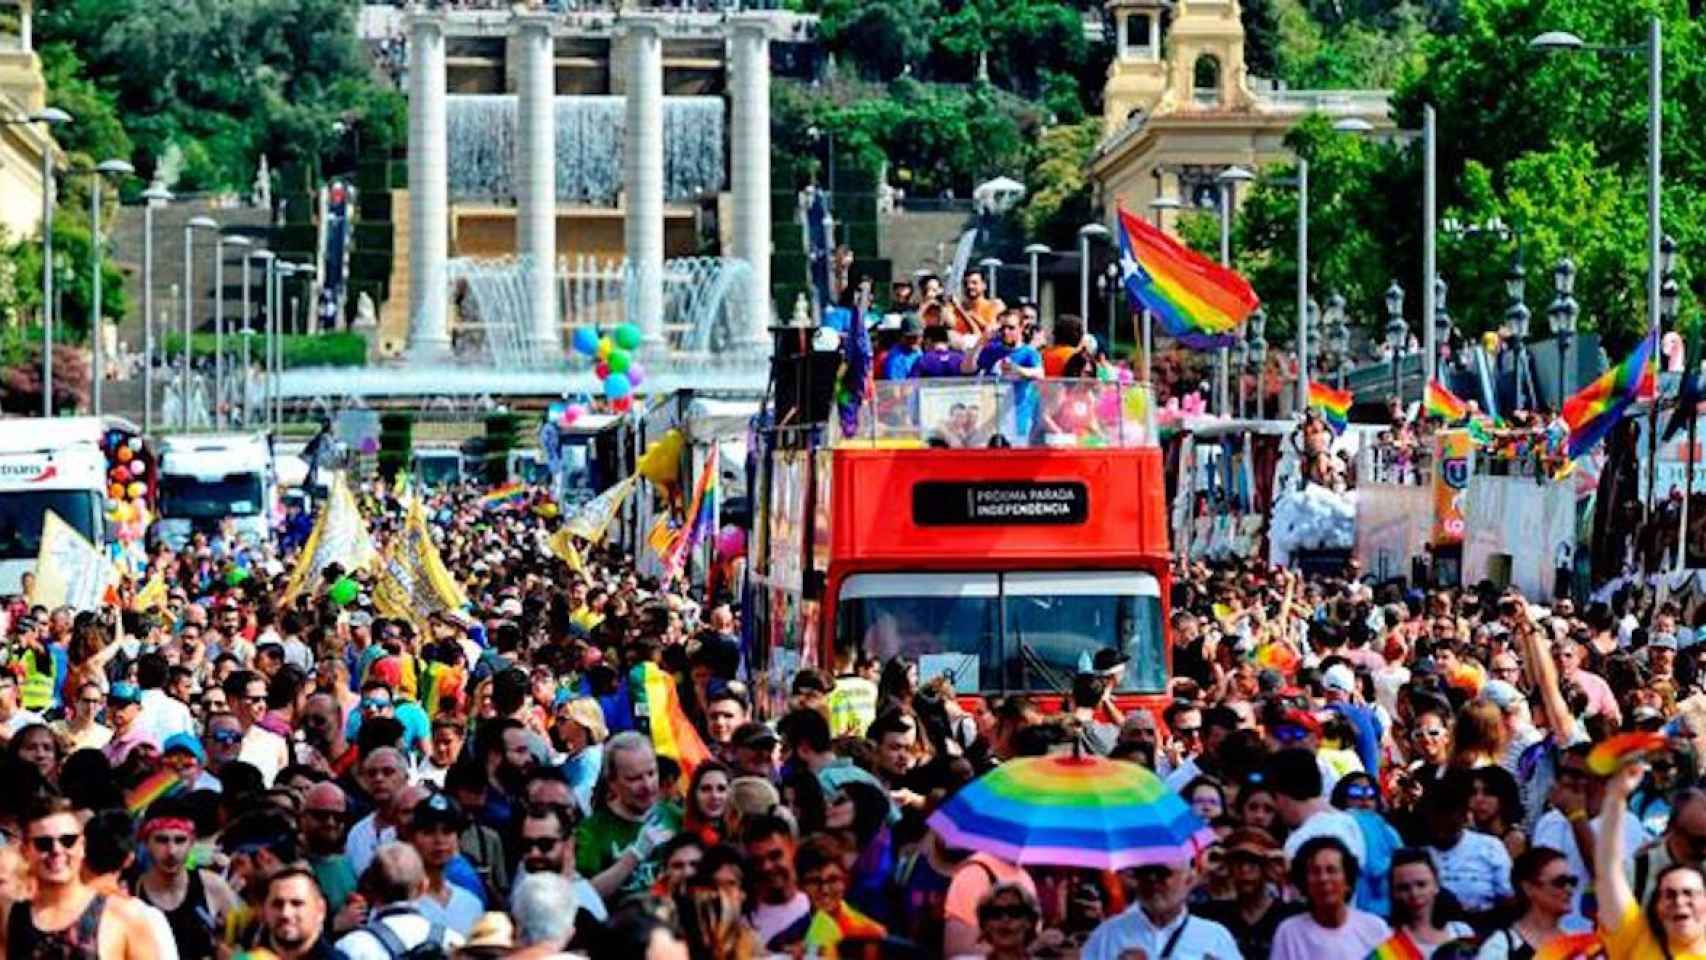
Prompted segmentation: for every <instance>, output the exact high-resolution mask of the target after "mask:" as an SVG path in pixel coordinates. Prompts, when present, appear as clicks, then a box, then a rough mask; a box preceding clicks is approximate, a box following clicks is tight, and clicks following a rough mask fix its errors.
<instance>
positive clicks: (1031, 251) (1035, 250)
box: [1025, 243, 1054, 311]
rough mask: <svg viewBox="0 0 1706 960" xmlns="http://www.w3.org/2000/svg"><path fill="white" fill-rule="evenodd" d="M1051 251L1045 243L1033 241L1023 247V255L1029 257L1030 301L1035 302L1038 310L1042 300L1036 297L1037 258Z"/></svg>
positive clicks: (1037, 289)
mask: <svg viewBox="0 0 1706 960" xmlns="http://www.w3.org/2000/svg"><path fill="white" fill-rule="evenodd" d="M1053 252H1054V251H1053V250H1050V249H1049V246H1048V244H1046V243H1033V244H1031V245H1030V246H1028V247H1026V248H1025V256H1027V257H1030V258H1031V303H1033V304H1035V305H1036V306H1037V309H1038V310H1039V311H1040V310H1041V309H1042V300H1040V299H1039V298H1038V291H1039V288H1038V286H1037V258H1038V257H1046V256H1048V255H1049V254H1051V253H1053Z"/></svg>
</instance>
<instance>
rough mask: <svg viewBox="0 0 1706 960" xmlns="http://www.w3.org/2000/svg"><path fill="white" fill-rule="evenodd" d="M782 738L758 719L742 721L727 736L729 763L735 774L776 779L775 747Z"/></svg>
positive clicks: (773, 781) (773, 780) (774, 780)
mask: <svg viewBox="0 0 1706 960" xmlns="http://www.w3.org/2000/svg"><path fill="white" fill-rule="evenodd" d="M781 743H782V738H781V737H778V736H777V735H776V731H774V730H772V729H770V728H769V727H768V726H766V725H765V724H762V723H759V722H758V721H756V720H754V721H749V722H747V723H743V724H741V725H740V727H739V728H737V729H736V730H735V732H734V735H733V736H731V737H730V738H729V751H730V765H731V766H733V767H734V769H735V774H736V775H737V776H746V777H759V778H761V779H764V780H768V781H770V782H771V783H775V782H776V780H777V774H778V770H777V765H776V748H777V747H778V746H779V745H780V744H781Z"/></svg>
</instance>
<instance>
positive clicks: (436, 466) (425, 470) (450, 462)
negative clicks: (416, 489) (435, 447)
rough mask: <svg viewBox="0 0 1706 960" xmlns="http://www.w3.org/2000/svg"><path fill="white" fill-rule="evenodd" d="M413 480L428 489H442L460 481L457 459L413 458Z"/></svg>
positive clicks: (460, 473)
mask: <svg viewBox="0 0 1706 960" xmlns="http://www.w3.org/2000/svg"><path fill="white" fill-rule="evenodd" d="M415 478H416V479H417V480H419V481H420V482H421V483H422V484H423V485H425V486H428V487H442V486H446V485H448V484H452V483H459V482H461V480H462V464H461V460H460V459H459V458H457V457H421V456H417V457H415Z"/></svg>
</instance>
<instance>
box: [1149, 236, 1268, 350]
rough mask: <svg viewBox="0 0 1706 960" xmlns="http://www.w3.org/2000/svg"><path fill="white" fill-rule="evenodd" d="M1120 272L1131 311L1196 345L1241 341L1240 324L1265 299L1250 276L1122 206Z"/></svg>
mask: <svg viewBox="0 0 1706 960" xmlns="http://www.w3.org/2000/svg"><path fill="white" fill-rule="evenodd" d="M1119 223H1120V274H1121V277H1122V279H1123V280H1124V282H1125V290H1126V298H1127V301H1128V302H1129V303H1130V304H1131V306H1132V308H1133V310H1137V309H1139V308H1141V309H1144V310H1148V311H1149V312H1150V313H1153V314H1154V315H1155V316H1156V317H1157V318H1159V319H1160V321H1161V329H1162V330H1163V331H1165V332H1166V333H1167V334H1168V335H1169V336H1171V337H1174V338H1175V339H1177V340H1179V341H1180V342H1182V343H1184V345H1185V346H1187V347H1190V348H1191V349H1193V350H1214V349H1218V348H1220V347H1229V346H1232V345H1233V344H1234V343H1235V342H1237V339H1238V335H1237V330H1238V326H1239V325H1240V324H1242V323H1243V322H1244V318H1245V317H1248V316H1249V315H1250V312H1251V311H1252V310H1255V309H1256V305H1257V304H1258V303H1260V302H1261V301H1259V300H1257V299H1256V291H1254V290H1252V289H1250V283H1249V281H1247V280H1245V279H1244V278H1243V277H1241V276H1239V275H1238V273H1237V272H1236V271H1234V270H1231V269H1228V268H1227V267H1223V266H1221V265H1220V264H1218V263H1215V262H1214V261H1213V260H1210V259H1209V258H1207V257H1205V256H1203V255H1202V254H1200V253H1198V252H1196V251H1195V250H1192V249H1190V248H1189V247H1186V246H1183V245H1181V244H1180V243H1179V242H1178V241H1176V240H1174V239H1173V238H1172V237H1169V236H1167V234H1165V233H1163V232H1161V231H1160V230H1158V229H1156V228H1155V227H1152V226H1150V225H1149V224H1147V223H1144V222H1143V219H1142V218H1141V217H1138V216H1135V215H1133V214H1132V213H1131V211H1129V210H1127V209H1125V208H1124V207H1120V208H1119Z"/></svg>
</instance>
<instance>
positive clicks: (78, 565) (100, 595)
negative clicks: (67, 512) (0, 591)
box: [30, 510, 119, 610]
mask: <svg viewBox="0 0 1706 960" xmlns="http://www.w3.org/2000/svg"><path fill="white" fill-rule="evenodd" d="M35 573H36V584H35V589H34V590H33V591H31V593H30V603H31V604H32V605H39V606H44V607H47V608H48V609H50V610H51V609H53V608H54V607H70V608H71V609H73V610H97V609H99V608H100V606H101V604H102V603H104V602H105V601H106V598H107V593H108V591H110V590H111V589H112V588H113V587H115V586H117V585H118V581H119V573H118V569H117V568H116V567H114V566H113V565H112V561H110V560H108V559H107V556H106V554H104V553H102V552H101V550H100V548H98V547H96V546H95V545H94V544H92V543H90V542H89V541H87V540H85V539H83V535H82V534H80V533H78V532H77V531H76V529H74V528H73V527H72V526H71V524H69V523H66V522H65V521H64V520H61V519H59V514H57V513H54V512H53V511H52V510H49V511H47V512H46V513H45V514H44V515H43V516H42V521H41V549H40V550H39V551H38V552H37V553H36V571H35Z"/></svg>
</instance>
